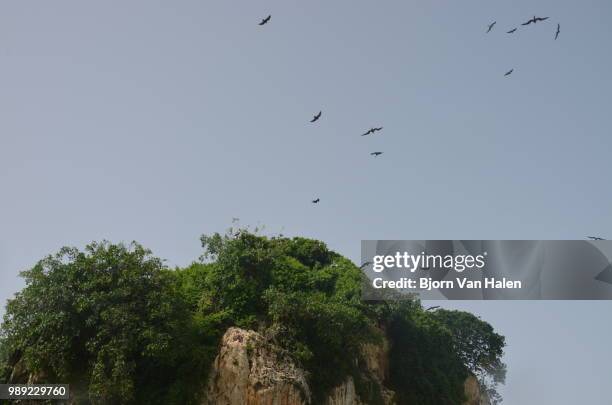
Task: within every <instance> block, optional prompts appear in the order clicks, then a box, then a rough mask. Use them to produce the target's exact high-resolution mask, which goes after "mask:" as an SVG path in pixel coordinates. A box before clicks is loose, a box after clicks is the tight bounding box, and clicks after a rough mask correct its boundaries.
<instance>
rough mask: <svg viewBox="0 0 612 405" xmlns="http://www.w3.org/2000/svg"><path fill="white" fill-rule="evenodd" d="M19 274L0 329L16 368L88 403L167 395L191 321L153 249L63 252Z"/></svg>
mask: <svg viewBox="0 0 612 405" xmlns="http://www.w3.org/2000/svg"><path fill="white" fill-rule="evenodd" d="M22 276H23V277H24V278H25V281H26V287H25V288H24V289H23V290H22V291H21V292H20V293H18V294H17V295H16V296H15V298H14V299H12V300H10V301H9V302H8V304H7V308H6V314H5V316H4V323H3V325H2V338H3V340H4V346H5V349H4V350H7V351H8V352H9V353H11V354H12V355H13V357H14V358H15V360H14V361H13V362H14V363H15V362H20V363H21V365H22V366H23V367H24V368H25V369H26V370H27V372H28V373H30V374H36V375H38V376H39V378H40V379H41V380H43V381H40V382H63V383H70V384H71V385H72V387H80V388H81V389H82V390H83V391H85V392H87V393H88V397H89V398H88V399H87V398H86V400H88V401H91V402H92V403H118V404H120V403H136V402H139V403H140V402H143V401H147V400H149V399H154V398H157V402H159V401H161V398H162V397H163V396H164V395H166V394H167V393H168V392H169V391H171V390H172V389H173V387H172V386H173V382H174V381H175V380H174V379H175V378H176V377H177V374H179V373H178V368H179V365H180V364H181V363H182V362H183V361H184V360H185V356H187V355H188V354H185V353H181V350H182V348H181V344H180V343H181V342H182V341H186V340H187V338H188V334H189V331H190V330H191V329H190V325H189V316H188V312H187V311H186V306H185V305H183V303H182V302H181V301H180V300H179V299H177V297H179V295H178V294H176V293H175V289H176V285H175V282H174V278H173V276H172V274H171V272H170V271H169V270H167V269H166V268H165V267H164V266H163V264H162V261H161V260H160V259H158V258H155V257H153V256H152V255H151V252H150V251H148V250H146V249H144V248H143V247H142V246H140V245H138V244H135V243H133V244H131V245H129V246H124V245H122V244H118V245H114V244H110V243H106V242H104V243H92V244H90V245H88V246H87V247H86V249H85V251H83V252H81V251H79V250H77V249H75V248H63V249H61V250H60V252H59V253H57V254H56V255H54V256H49V257H47V258H45V259H43V260H41V261H39V262H38V263H37V264H36V265H35V266H34V267H33V268H32V269H30V270H27V271H24V272H22ZM14 365H15V364H11V366H14ZM6 378H7V376H6V375H5V379H6ZM17 382H18V381H17ZM175 394H176V393H175ZM179 396H181V395H179ZM184 399H185V396H184V395H183V397H182V398H181V401H177V402H182V401H183V400H184Z"/></svg>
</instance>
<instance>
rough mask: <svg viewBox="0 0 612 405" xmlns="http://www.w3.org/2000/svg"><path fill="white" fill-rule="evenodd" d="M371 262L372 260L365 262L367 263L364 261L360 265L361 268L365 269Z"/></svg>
mask: <svg viewBox="0 0 612 405" xmlns="http://www.w3.org/2000/svg"><path fill="white" fill-rule="evenodd" d="M370 264H372V262H365V263H363V264H362V265H361V266H359V268H360V269H361V270H363V269H365V268H366V267H368V266H369V265H370Z"/></svg>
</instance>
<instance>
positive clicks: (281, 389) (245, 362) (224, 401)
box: [203, 328, 310, 405]
mask: <svg viewBox="0 0 612 405" xmlns="http://www.w3.org/2000/svg"><path fill="white" fill-rule="evenodd" d="M309 403H310V390H309V388H308V384H307V383H306V376H305V373H304V372H303V371H302V370H300V369H299V368H297V367H296V366H295V365H294V364H293V363H292V362H291V361H290V359H289V358H288V357H287V356H286V355H284V354H283V353H282V351H280V350H279V349H278V348H276V347H274V346H272V345H270V344H268V343H267V342H266V341H265V339H264V338H263V337H262V336H261V335H260V334H258V333H256V332H253V331H246V330H243V329H238V328H230V329H228V330H227V332H226V333H225V335H224V336H223V339H222V341H221V347H220V351H219V354H218V355H217V357H216V359H215V361H214V364H213V366H212V370H211V375H210V379H209V381H208V385H207V387H206V392H205V394H204V401H203V404H205V405H234V404H245V405H306V404H309Z"/></svg>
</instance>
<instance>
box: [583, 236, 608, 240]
mask: <svg viewBox="0 0 612 405" xmlns="http://www.w3.org/2000/svg"><path fill="white" fill-rule="evenodd" d="M587 238H589V239H591V240H605V239H604V238H600V237H598V236H587Z"/></svg>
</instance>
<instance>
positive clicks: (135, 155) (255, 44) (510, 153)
mask: <svg viewBox="0 0 612 405" xmlns="http://www.w3.org/2000/svg"><path fill="white" fill-rule="evenodd" d="M268 14H272V20H271V21H270V23H269V24H268V25H266V26H265V27H259V26H258V25H257V24H258V22H259V21H260V19H261V18H263V17H265V16H267V15H268ZM534 14H536V15H543V16H550V17H551V18H550V20H549V21H546V22H544V23H540V24H537V25H535V26H534V25H532V26H529V27H526V28H525V27H520V28H519V30H518V31H517V32H516V33H515V34H514V35H508V34H505V31H507V30H509V29H510V28H514V27H515V26H519V25H520V23H521V22H523V21H525V20H526V19H528V18H530V17H531V16H533V15H534ZM611 17H612V3H611V2H609V1H606V0H599V1H594V0H593V1H588V0H587V1H580V2H578V1H560V0H557V1H552V0H535V1H534V0H518V1H513V2H501V1H483V0H480V1H462V2H457V1H407V0H389V1H386V0H382V1H376V2H374V1H371V0H367V1H366V0H335V1H322V0H312V1H309V2H303V1H287V0H274V1H272V0H270V1H266V0H261V1H256V2H255V1H208V0H197V1H196V0H181V1H175V2H169V1H161V0H146V1H145V0H138V1H125V0H123V1H118V0H107V1H104V2H93V1H81V0H72V1H67V0H55V1H47V2H34V1H29V0H20V1H12V2H8V1H2V2H0V187H1V188H0V190H1V192H2V194H1V196H2V198H0V271H1V276H2V284H0V299H2V300H3V301H4V300H5V299H6V298H8V297H9V296H11V295H12V294H13V293H14V292H16V291H17V290H18V289H19V288H21V286H22V283H21V281H20V280H19V279H18V278H17V273H18V271H19V270H23V269H25V268H27V267H29V266H31V265H32V264H33V263H34V262H35V261H36V260H37V259H39V258H41V257H42V256H44V255H46V254H48V253H50V252H53V251H56V250H57V249H58V248H59V247H60V246H62V245H76V246H79V247H82V246H83V245H84V244H86V243H87V242H89V241H91V240H99V239H103V238H106V239H109V240H112V241H130V240H132V239H135V240H137V241H139V242H141V243H143V244H144V245H146V246H147V247H150V248H151V249H153V251H154V252H155V253H156V254H157V255H159V256H161V257H163V258H165V259H167V260H168V263H169V264H171V265H185V264H187V263H189V262H190V261H192V260H194V259H195V258H197V256H198V255H199V254H200V246H199V241H198V237H199V235H200V234H201V233H211V232H214V231H223V230H224V229H225V228H227V227H228V226H229V225H230V222H231V218H232V217H240V218H241V222H242V223H243V224H252V225H256V224H258V223H259V224H263V225H265V226H266V227H267V230H268V232H270V233H275V232H279V231H282V232H283V233H285V234H287V235H304V236H309V237H314V238H318V239H322V240H324V241H326V242H327V243H328V244H329V245H330V246H331V247H332V248H333V249H335V250H337V251H338V252H340V253H343V254H345V255H347V256H349V257H351V258H353V259H354V260H358V258H359V247H360V240H361V239H419V240H421V239H574V238H582V237H584V236H585V235H589V234H602V236H604V237H612V235H611V233H612V231H610V229H612V215H611V205H610V202H611V201H612V188H611V187H610V186H609V183H610V176H609V173H610V167H609V166H610V165H609V162H610V151H612V137H611V134H610V130H609V128H610V124H609V120H610V94H612V80H611V79H610V72H612V52H610V39H612V36H611V29H610V20H611ZM493 20H497V25H496V27H495V28H494V30H493V31H492V32H491V33H490V34H485V30H486V26H487V24H489V23H490V22H491V21H493ZM557 22H560V23H561V29H562V32H561V35H560V38H559V40H558V41H556V42H555V41H553V36H554V31H555V28H556V24H557ZM511 68H514V69H515V71H514V73H513V75H512V76H510V77H507V78H504V77H503V74H504V73H505V72H506V71H507V70H509V69H511ZM319 110H323V117H322V118H321V120H320V121H319V122H318V123H317V124H316V125H311V124H309V123H308V121H309V120H310V118H311V117H312V115H313V114H315V113H316V112H318V111H319ZM379 125H380V126H384V130H383V131H382V132H380V133H377V134H376V135H374V136H372V137H367V138H366V137H363V138H362V137H360V136H359V135H360V134H361V133H362V132H363V131H365V130H366V129H368V128H370V127H372V126H379ZM375 150H380V151H384V152H385V154H384V155H383V156H381V157H379V158H377V159H374V158H371V157H370V156H369V152H372V151H375ZM315 197H320V198H321V203H320V204H319V205H317V206H313V205H312V204H310V200H311V199H312V198H315ZM453 305H454V304H453ZM455 306H457V307H461V308H466V309H469V310H471V311H474V312H476V313H479V314H481V315H482V316H483V317H484V318H485V319H486V320H488V321H490V322H491V323H492V324H494V325H495V326H496V327H497V328H499V329H500V330H501V332H503V333H504V334H505V335H506V336H507V337H508V343H509V347H508V355H507V358H506V360H507V362H508V364H509V368H510V369H509V375H508V384H507V387H506V388H505V389H504V393H505V397H506V403H507V404H511V405H512V404H521V405H523V404H528V405H529V404H534V405H539V404H555V405H560V404H561V405H563V404H575V403H585V404H593V405H599V404H602V405H603V404H605V403H607V402H606V401H609V397H608V396H607V395H604V394H607V393H604V387H605V386H606V385H605V384H606V383H607V380H608V379H609V377H610V376H611V374H612V373H610V368H609V364H610V362H611V361H612V349H610V340H611V339H612V326H610V325H612V323H610V322H609V319H610V316H609V313H610V311H611V310H612V303H609V302H598V303H582V302H568V303H561V302H557V303H541V302H540V303H531V302H495V303H491V302H478V303H461V304H456V305H455Z"/></svg>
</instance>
